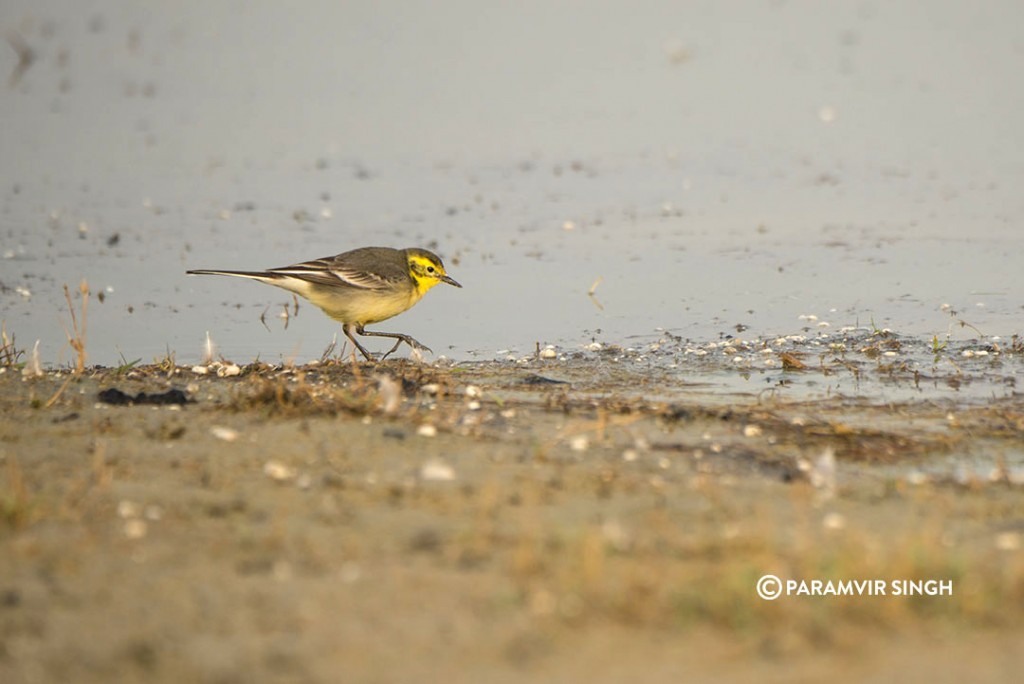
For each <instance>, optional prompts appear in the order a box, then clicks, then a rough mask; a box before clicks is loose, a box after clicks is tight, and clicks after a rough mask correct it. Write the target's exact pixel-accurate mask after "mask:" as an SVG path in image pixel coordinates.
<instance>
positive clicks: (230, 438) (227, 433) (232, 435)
mask: <svg viewBox="0 0 1024 684" xmlns="http://www.w3.org/2000/svg"><path fill="white" fill-rule="evenodd" d="M210 434H211V435H213V436H214V437H216V438H217V439H222V440H224V441H225V442H234V441H235V440H236V439H238V430H235V429H234V428H229V427H224V426H223V425H214V426H213V427H211V428H210Z"/></svg>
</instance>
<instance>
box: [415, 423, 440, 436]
mask: <svg viewBox="0 0 1024 684" xmlns="http://www.w3.org/2000/svg"><path fill="white" fill-rule="evenodd" d="M416 434H417V435H419V436H420V437H436V436H437V427H435V426H434V425H431V424H430V423H424V424H423V425H420V426H419V427H418V428H416Z"/></svg>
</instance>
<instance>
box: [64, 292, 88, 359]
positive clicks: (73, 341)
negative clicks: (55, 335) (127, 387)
mask: <svg viewBox="0 0 1024 684" xmlns="http://www.w3.org/2000/svg"><path fill="white" fill-rule="evenodd" d="M78 292H79V293H80V294H81V295H82V327H81V328H79V327H78V317H76V316H75V307H74V305H73V304H72V303H71V291H70V290H69V289H68V286H67V285H66V284H65V285H64V299H66V300H67V302H68V311H69V312H71V329H72V331H73V332H74V335H72V334H71V333H70V332H68V329H67V327H65V328H64V334H65V335H67V336H68V344H70V345H71V348H72V349H74V350H75V354H76V358H75V373H76V374H81V373H82V371H84V370H85V326H86V317H87V314H88V311H89V283H87V282H86V281H85V279H84V278H83V279H82V282H81V283H80V284H79V285H78Z"/></svg>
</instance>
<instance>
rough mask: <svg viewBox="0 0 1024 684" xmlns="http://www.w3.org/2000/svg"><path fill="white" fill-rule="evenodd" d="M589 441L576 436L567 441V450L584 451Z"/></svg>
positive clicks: (581, 436)
mask: <svg viewBox="0 0 1024 684" xmlns="http://www.w3.org/2000/svg"><path fill="white" fill-rule="evenodd" d="M589 446H590V441H589V440H588V439H587V438H586V437H585V436H584V435H577V436H576V437H573V438H572V439H571V440H570V441H569V448H570V449H572V450H573V451H586V450H587V448H588V447H589Z"/></svg>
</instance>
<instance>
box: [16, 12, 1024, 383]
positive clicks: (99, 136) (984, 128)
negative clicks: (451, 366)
mask: <svg viewBox="0 0 1024 684" xmlns="http://www.w3.org/2000/svg"><path fill="white" fill-rule="evenodd" d="M1022 19H1024V10H1022V9H1021V8H1020V6H1019V5H1018V4H1015V3H989V4H986V5H985V6H984V7H983V8H981V9H978V8H974V7H968V6H966V5H963V4H961V3H955V2H946V3H935V2H927V3H925V2H922V3H919V4H917V5H914V4H910V3H904V4H901V5H900V6H899V7H889V6H882V5H880V6H873V5H868V4H861V5H852V4H851V5H849V6H844V7H843V8H841V9H837V8H835V7H829V8H827V9H826V8H825V7H823V6H821V5H819V4H818V3H812V2H793V3H785V4H776V3H756V2H750V3H745V5H744V10H743V11H738V10H737V9H736V6H735V5H730V7H729V8H726V7H724V6H719V5H718V4H716V3H686V4H681V5H674V4H673V5H665V6H663V5H661V4H658V3H651V4H647V5H643V6H640V7H633V6H631V7H630V8H629V9H626V8H625V7H624V6H622V7H603V8H600V11H598V10H596V9H595V10H593V11H590V12H586V13H583V12H580V11H579V10H578V8H576V9H573V8H571V7H569V6H566V7H562V8H551V7H549V6H548V5H546V4H537V5H517V6H516V7H515V8H512V7H506V8H495V7H488V8H480V7H478V6H477V5H476V4H474V3H463V4H459V3H456V4H453V5H450V6H449V11H446V12H445V13H443V15H439V14H438V13H436V12H434V11H433V10H431V9H429V8H427V7H422V8H417V7H406V8H403V10H402V13H401V15H400V16H399V15H394V14H389V13H388V12H387V11H386V10H384V9H380V8H378V7H376V6H374V5H370V4H367V5H355V6H352V5H349V6H345V7H336V6H335V4H334V3H323V4H313V5H308V6H305V11H304V12H302V13H296V12H294V11H293V10H291V9H286V8H285V7H284V6H279V5H277V4H274V3H267V4H256V5H253V4H247V5H246V7H245V8H235V9H230V8H227V7H226V6H225V7H213V8H210V7H208V6H207V5H206V4H201V3H176V4H175V5H174V6H173V8H172V7H170V6H168V7H163V6H157V7H148V6H147V7H145V8H141V7H137V6H136V5H135V4H133V3H118V2H99V3H93V4H92V5H90V7H89V8H87V9H85V8H82V7H81V6H80V5H79V4H78V3H61V2H49V3H29V2H12V3H5V5H4V7H3V8H0V23H2V25H3V26H5V27H9V28H11V29H12V30H14V31H15V32H16V33H17V35H19V36H21V39H22V40H24V41H25V43H26V44H27V45H28V46H29V47H30V48H31V49H32V51H33V53H34V55H35V58H34V60H33V61H31V63H30V64H28V67H27V68H26V69H24V71H23V72H21V73H20V74H17V73H16V72H17V64H18V57H17V55H16V53H15V51H14V50H13V49H8V50H6V51H4V52H3V54H2V55H0V74H12V80H11V83H10V84H9V87H8V88H7V92H6V93H5V94H4V97H2V98H0V115H2V116H3V120H4V121H5V125H4V127H3V128H2V130H0V141H2V148H3V150H4V152H3V157H4V160H5V161H4V163H3V164H2V166H0V238H2V241H3V257H4V258H3V259H2V260H0V269H2V270H0V282H2V285H3V289H2V293H0V297H2V299H0V302H2V316H0V317H2V319H3V321H4V322H5V325H6V328H7V331H8V333H13V334H14V335H15V336H16V339H17V342H18V345H19V347H31V346H32V344H33V343H34V341H35V340H36V339H39V340H40V353H41V356H42V359H43V361H44V362H45V363H47V364H67V363H69V362H71V360H72V359H73V352H72V350H71V349H70V347H69V346H68V345H67V343H66V341H65V340H66V337H65V332H64V327H65V326H67V327H69V326H70V321H69V317H68V314H67V311H66V305H65V303H64V295H63V291H62V285H63V284H65V283H66V284H68V285H70V286H71V287H72V290H74V289H75V288H76V287H77V284H78V282H79V281H80V280H81V279H83V278H84V279H86V280H87V281H88V283H89V285H90V287H91V289H92V291H93V293H94V295H95V293H98V292H100V291H103V293H104V300H103V301H102V303H101V302H99V301H98V300H97V299H95V297H94V298H93V299H92V301H91V303H90V306H89V310H88V316H87V321H88V329H87V349H88V353H89V362H90V363H99V364H105V365H112V364H118V363H120V362H121V361H122V360H128V361H131V360H134V359H137V358H140V359H142V360H143V361H146V362H148V361H150V360H152V359H154V358H156V357H159V356H163V355H164V354H166V353H168V352H172V353H174V354H175V356H176V358H177V360H178V361H179V362H184V363H188V362H193V361H196V360H198V359H199V358H200V356H201V355H202V352H203V343H204V340H205V338H206V334H207V332H209V334H210V336H211V338H212V339H213V341H214V342H215V344H216V345H217V350H218V353H220V354H223V355H224V356H225V357H227V358H231V359H234V360H237V361H239V362H243V361H248V360H251V359H253V358H256V357H259V358H262V359H264V360H268V361H278V360H282V359H295V360H298V361H305V360H308V359H311V358H318V357H319V356H320V355H321V353H322V352H323V350H324V348H325V347H326V346H327V345H328V343H329V342H330V341H331V339H332V337H333V336H334V335H335V334H337V333H338V326H337V325H336V324H335V323H333V322H332V321H330V320H328V319H327V318H326V317H324V316H322V315H321V314H320V313H319V312H317V311H316V310H314V309H313V308H312V306H310V305H300V309H299V313H298V316H297V317H295V316H292V317H290V318H289V319H287V321H286V320H285V319H283V318H281V317H280V316H279V314H280V313H281V312H282V311H283V310H284V308H285V306H287V305H289V304H290V302H291V297H290V295H288V294H287V293H285V292H283V291H279V290H275V289H272V288H268V287H265V286H262V285H258V284H255V283H250V282H244V281H235V280H229V279H217V278H212V277H201V278H200V277H196V278H190V277H186V276H185V275H184V271H185V270H186V269H187V268H204V267H214V268H261V267H272V266H281V265H285V264H288V263H293V262H296V261H300V260H304V259H308V258H313V257H318V256H325V255H328V254H333V253H336V252H339V251H343V250H345V249H349V248H352V247H355V246H360V245H365V244H387V245H393V246H399V247H403V246H412V245H420V246H428V247H432V248H434V249H436V251H438V252H439V253H440V254H441V255H442V256H443V257H444V258H445V259H446V263H447V264H448V267H449V270H450V272H451V274H452V275H453V276H454V277H455V278H457V279H458V280H459V281H460V282H462V283H463V285H464V286H465V287H464V289H462V290H455V289H452V288H445V287H440V288H437V289H436V290H434V291H432V292H431V293H430V294H429V295H428V296H427V297H426V298H425V300H424V301H423V302H422V303H421V304H419V305H418V306H417V307H416V308H415V309H413V310H412V311H410V312H408V313H407V314H403V315H402V316H401V317H400V318H397V319H395V320H392V321H388V322H386V323H385V324H383V325H378V326H377V328H378V329H381V330H395V331H401V332H406V333H409V334H411V335H413V336H414V337H416V338H417V339H419V340H420V341H422V342H423V343H425V344H427V345H429V346H431V347H432V348H433V349H434V350H435V352H436V353H437V354H438V355H445V356H448V357H450V358H456V359H481V358H483V359H486V358H504V357H506V356H508V355H512V356H516V355H523V354H528V353H530V352H533V351H534V350H535V348H536V345H537V344H538V343H539V344H541V345H544V344H549V343H550V344H555V345H558V347H559V349H560V350H574V349H582V348H583V347H584V346H585V345H587V344H589V343H591V342H593V341H598V342H601V343H602V344H606V345H607V344H614V345H619V346H624V347H628V346H630V345H631V344H632V341H633V340H640V341H642V342H643V343H650V342H651V341H656V340H657V339H659V338H660V337H661V336H662V335H663V332H668V333H671V334H672V335H675V336H679V337H682V338H685V339H688V340H690V341H692V343H693V344H694V345H697V346H700V345H706V344H708V343H710V342H715V341H717V340H720V339H723V338H724V337H725V336H727V335H735V336H738V337H743V338H747V339H752V338H756V337H758V336H762V337H764V338H772V337H774V336H780V335H782V336H785V335H791V334H801V333H804V332H805V330H807V331H811V332H814V333H817V332H822V331H825V332H828V331H829V330H837V329H839V328H840V327H843V326H853V327H859V328H866V329H870V328H872V327H875V328H891V329H893V330H895V331H897V332H898V333H900V334H902V335H905V336H908V337H909V338H912V339H914V340H916V341H917V344H920V345H923V346H924V347H927V346H928V345H930V344H931V343H932V340H933V337H937V338H939V340H941V341H945V340H946V339H950V340H952V341H954V342H958V341H967V340H971V339H973V338H981V339H982V340H983V342H984V343H988V342H990V341H991V339H990V338H991V337H992V336H998V337H1001V338H1003V339H1004V340H1005V339H1008V338H1009V336H1010V335H1012V334H1013V333H1015V332H1019V331H1020V329H1021V326H1020V321H1021V315H1022V303H1024V275H1022V274H1024V269H1022V268H1021V257H1020V255H1021V254H1022V248H1024V244H1022V243H1024V237H1022V236H1024V232H1022V231H1021V229H1020V226H1021V223H1022V218H1024V196H1022V195H1021V194H1020V193H1019V188H1020V187H1021V181H1022V180H1024V163H1022V162H1024V150H1022V149H1021V148H1020V146H1019V145H1016V144H1014V143H1015V141H1018V140H1021V139H1024V135H1022V134H1024V122H1022V120H1021V118H1020V117H1019V111H1021V108H1022V105H1024V83H1022V82H1021V79H1020V78H1019V77H1018V76H1017V74H1019V73H1020V72H1021V68H1022V66H1024V64H1022V63H1024V45H1022V43H1021V42H1020V40H1019V37H1018V36H1017V33H1016V29H1015V27H1016V26H1019V25H1020V21H1021V20H1022ZM524 36H525V37H524ZM591 292H592V294H591ZM261 316H262V318H263V321H261ZM810 316H816V317H817V319H813V318H810ZM264 321H265V323H264ZM960 322H965V323H967V324H969V327H965V326H962V325H960ZM823 323H828V324H829V325H830V327H829V328H827V329H825V328H824V327H823V326H822V325H821V324H823ZM286 324H287V325H286ZM372 348H375V349H376V348H377V347H376V346H374V347H372ZM861 387H862V388H863V387H864V386H863V385H861ZM862 391H867V392H868V393H875V392H883V391H885V390H883V388H880V387H879V388H875V387H873V386H872V387H871V388H870V389H869V390H863V389H862Z"/></svg>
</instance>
